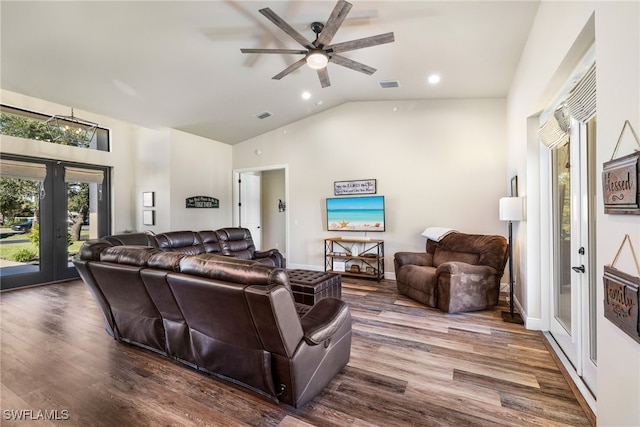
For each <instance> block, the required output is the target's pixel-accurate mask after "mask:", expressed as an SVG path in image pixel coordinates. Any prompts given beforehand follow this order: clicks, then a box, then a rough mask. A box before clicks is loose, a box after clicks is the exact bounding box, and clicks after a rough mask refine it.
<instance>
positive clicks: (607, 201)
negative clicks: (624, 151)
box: [602, 153, 640, 214]
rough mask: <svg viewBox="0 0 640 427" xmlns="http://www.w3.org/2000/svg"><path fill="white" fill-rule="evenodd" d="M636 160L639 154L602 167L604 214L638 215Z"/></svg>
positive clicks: (638, 196) (610, 162) (638, 171)
mask: <svg viewBox="0 0 640 427" xmlns="http://www.w3.org/2000/svg"><path fill="white" fill-rule="evenodd" d="M638 159H640V154H639V153H633V154H629V155H628V156H624V157H620V158H618V159H615V160H611V161H608V162H606V163H604V164H603V165H602V166H603V168H602V195H603V198H604V212H605V213H627V214H628V213H631V214H640V194H639V192H638V180H640V169H639V168H638Z"/></svg>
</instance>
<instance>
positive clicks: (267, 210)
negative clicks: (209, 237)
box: [233, 165, 289, 258]
mask: <svg viewBox="0 0 640 427" xmlns="http://www.w3.org/2000/svg"><path fill="white" fill-rule="evenodd" d="M233 182H234V185H233V225H234V226H236V227H244V228H248V229H249V230H250V231H251V235H252V237H253V240H254V244H255V245H256V249H259V250H266V249H271V248H274V249H278V250H279V251H280V252H281V253H282V255H283V256H284V257H285V258H287V248H288V247H289V203H288V200H289V173H288V166H287V165H273V166H262V167H256V168H246V169H234V171H233Z"/></svg>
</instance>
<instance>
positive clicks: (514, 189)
mask: <svg viewBox="0 0 640 427" xmlns="http://www.w3.org/2000/svg"><path fill="white" fill-rule="evenodd" d="M510 193H511V194H509V196H511V197H518V175H515V176H513V178H511V192H510Z"/></svg>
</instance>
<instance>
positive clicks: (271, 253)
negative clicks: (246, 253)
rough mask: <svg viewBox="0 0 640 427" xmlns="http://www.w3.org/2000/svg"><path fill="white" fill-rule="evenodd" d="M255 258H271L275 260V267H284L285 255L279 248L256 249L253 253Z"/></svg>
mask: <svg viewBox="0 0 640 427" xmlns="http://www.w3.org/2000/svg"><path fill="white" fill-rule="evenodd" d="M253 257H254V258H255V259H260V258H270V259H272V260H273V262H274V264H275V267H281V268H283V267H284V257H283V256H282V254H281V253H280V251H279V250H277V249H269V250H266V251H255V252H254V253H253Z"/></svg>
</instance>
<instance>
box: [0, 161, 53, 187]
mask: <svg viewBox="0 0 640 427" xmlns="http://www.w3.org/2000/svg"><path fill="white" fill-rule="evenodd" d="M0 176H2V178H17V179H30V180H33V181H40V182H42V181H44V179H45V177H46V176H47V166H46V165H45V164H44V163H32V162H20V161H16V160H7V159H0Z"/></svg>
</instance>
